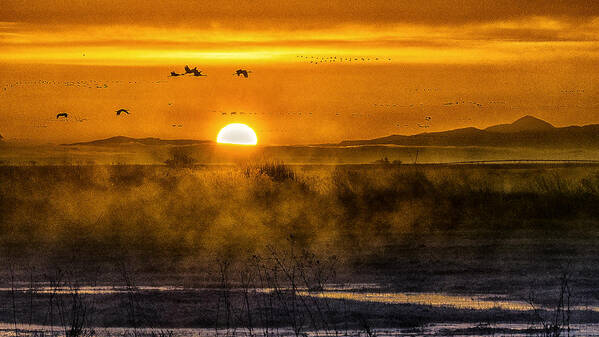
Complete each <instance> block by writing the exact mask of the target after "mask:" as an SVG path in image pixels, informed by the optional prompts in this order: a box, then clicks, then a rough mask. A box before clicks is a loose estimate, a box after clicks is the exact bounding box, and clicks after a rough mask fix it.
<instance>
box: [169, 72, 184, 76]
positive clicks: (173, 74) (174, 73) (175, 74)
mask: <svg viewBox="0 0 599 337" xmlns="http://www.w3.org/2000/svg"><path fill="white" fill-rule="evenodd" d="M182 75H183V74H177V73H176V72H174V71H171V76H173V77H175V76H182Z"/></svg>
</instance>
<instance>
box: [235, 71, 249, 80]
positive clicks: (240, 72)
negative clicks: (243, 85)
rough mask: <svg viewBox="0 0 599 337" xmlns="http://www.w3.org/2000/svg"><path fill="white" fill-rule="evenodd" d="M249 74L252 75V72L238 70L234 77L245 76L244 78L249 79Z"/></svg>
mask: <svg viewBox="0 0 599 337" xmlns="http://www.w3.org/2000/svg"><path fill="white" fill-rule="evenodd" d="M248 73H251V71H248V70H246V69H237V70H236V71H235V74H234V75H237V76H241V75H243V77H245V78H248V76H249V75H248Z"/></svg>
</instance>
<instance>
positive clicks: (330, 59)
mask: <svg viewBox="0 0 599 337" xmlns="http://www.w3.org/2000/svg"><path fill="white" fill-rule="evenodd" d="M296 57H297V59H298V60H300V61H305V62H308V63H312V64H318V63H341V62H354V63H355V62H381V61H391V59H390V58H383V57H337V56H307V55H297V56H296ZM251 73H252V71H251V70H247V69H237V70H235V71H234V73H233V75H234V76H237V77H241V76H243V77H244V78H248V77H249V74H251ZM186 75H190V76H193V77H206V76H207V74H205V73H204V72H203V71H202V70H198V69H197V67H194V68H190V67H189V66H188V65H185V67H184V72H182V73H177V72H176V71H172V72H171V73H170V77H178V76H186ZM162 82H163V81H151V83H154V84H159V83H162ZM121 83H124V84H127V83H128V84H137V83H138V82H137V81H119V80H114V81H104V82H102V81H96V80H78V81H45V80H37V81H35V80H33V81H16V82H13V83H6V84H4V86H3V87H1V89H2V91H7V90H9V89H12V88H17V87H19V86H24V85H40V86H43V85H50V86H57V85H63V86H65V87H79V88H96V89H106V88H108V87H109V86H108V85H109V84H111V85H112V84H115V85H116V84H121ZM140 83H142V82H140ZM144 83H145V82H144ZM410 90H412V91H413V92H423V93H432V92H437V91H439V89H438V88H412V89H410ZM560 93H562V94H577V93H584V89H573V90H560ZM168 105H169V106H171V105H172V103H168ZM505 105H506V102H505V101H488V102H487V103H485V104H483V103H480V102H475V101H463V100H457V101H450V102H445V103H441V104H440V106H443V107H454V106H455V107H458V106H473V107H475V108H486V107H491V106H505ZM373 106H374V107H375V108H377V109H386V110H385V111H389V110H388V109H393V108H419V109H421V110H423V109H424V108H425V106H424V104H423V103H419V104H409V105H406V104H403V105H402V104H398V103H374V104H373ZM427 106H428V107H430V106H431V105H427ZM543 107H550V106H543ZM558 107H563V108H567V107H568V106H566V105H563V106H561V105H560V106H558ZM511 108H513V109H520V107H519V106H513V107H511ZM211 111H212V112H214V113H219V114H220V115H221V116H238V115H257V114H258V113H256V112H245V111H221V110H211ZM391 111H392V110H391ZM115 113H116V116H124V115H129V114H130V111H129V109H124V108H121V109H118V110H116V111H115ZM260 114H261V115H262V114H264V115H266V114H269V115H273V114H279V115H281V116H283V115H287V116H290V117H291V116H297V117H303V116H305V117H311V116H312V115H313V113H312V112H300V111H296V112H291V111H290V112H278V113H275V112H273V113H260ZM342 115H343V114H342V113H341V112H335V113H334V116H335V117H341V116H342ZM348 115H351V117H372V114H369V113H356V112H352V113H348ZM72 119H74V120H75V121H76V122H85V121H87V120H88V119H87V118H81V117H79V116H77V115H75V114H73V115H72V114H70V113H68V112H59V113H57V114H56V119H55V120H60V121H69V120H72ZM467 119H468V120H472V119H471V118H467ZM464 120H465V119H464ZM431 122H432V117H431V116H424V119H423V120H422V121H421V122H417V123H416V125H417V126H418V128H424V129H426V128H429V127H430V126H431ZM171 126H172V127H174V128H181V127H183V124H179V123H177V124H171ZM396 126H397V127H408V126H409V125H408V124H400V123H397V124H396ZM36 127H37V126H36ZM39 127H46V125H40V126H39Z"/></svg>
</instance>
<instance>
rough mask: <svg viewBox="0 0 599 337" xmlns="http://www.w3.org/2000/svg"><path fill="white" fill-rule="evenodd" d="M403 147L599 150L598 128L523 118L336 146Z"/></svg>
mask: <svg viewBox="0 0 599 337" xmlns="http://www.w3.org/2000/svg"><path fill="white" fill-rule="evenodd" d="M381 144H393V145H404V146H494V147H507V146H518V147H545V146H548V147H592V146H599V124H591V125H585V126H567V127H555V126H553V125H551V124H550V123H547V122H545V121H543V120H541V119H538V118H536V117H533V116H524V117H522V118H520V119H518V120H516V121H515V122H513V123H511V124H499V125H494V126H490V127H488V128H486V129H478V128H475V127H468V128H461V129H454V130H449V131H442V132H425V133H420V134H416V135H411V136H403V135H391V136H386V137H381V138H374V139H366V140H346V141H342V142H340V143H339V144H337V145H341V146H352V145H353V146H355V145H381Z"/></svg>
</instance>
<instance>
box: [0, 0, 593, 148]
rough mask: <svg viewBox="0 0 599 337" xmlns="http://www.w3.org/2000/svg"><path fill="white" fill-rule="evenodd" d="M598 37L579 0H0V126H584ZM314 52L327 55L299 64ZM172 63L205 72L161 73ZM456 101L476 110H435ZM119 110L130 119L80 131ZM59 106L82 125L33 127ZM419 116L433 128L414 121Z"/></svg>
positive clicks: (80, 135) (196, 130) (370, 129)
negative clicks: (530, 121) (241, 73)
mask: <svg viewBox="0 0 599 337" xmlns="http://www.w3.org/2000/svg"><path fill="white" fill-rule="evenodd" d="M598 38H599V3H598V2H594V1H588V0H587V1H557V0H554V1H511V0H504V1H501V0H499V1H473V0H461V1H448V0H444V1H437V0H432V1H388V0H387V1H379V0H374V1H372V0H371V1H311V0H308V1H263V0H258V1H245V2H241V1H157V0H143V1H141V0H140V1H137V0H136V1H124V0H120V1H116V0H104V1H99V0H95V1H94V0H87V1H67V0H35V1H34V0H30V1H23V0H11V1H8V2H5V3H2V6H0V82H1V83H0V85H2V87H0V100H2V101H3V102H4V109H5V110H4V111H5V112H6V113H3V115H2V116H0V123H1V124H0V134H2V135H5V136H6V137H12V138H20V139H35V140H38V141H39V140H41V141H65V140H67V141H68V140H79V139H91V138H94V137H101V136H112V135H115V134H116V133H118V134H123V133H124V134H126V135H132V136H157V137H163V138H169V137H171V138H173V137H177V138H179V137H188V138H202V139H204V138H208V139H212V138H215V136H216V132H217V131H218V129H219V128H220V127H222V126H223V125H222V124H223V123H224V122H225V121H224V120H223V116H224V115H223V113H224V112H227V113H230V112H232V111H244V113H248V112H251V114H249V115H245V114H244V116H243V117H242V116H241V115H239V114H236V115H234V116H231V115H229V114H227V118H229V119H228V120H230V121H231V122H233V121H235V122H237V121H241V120H245V121H246V122H247V123H249V124H251V123H253V126H254V127H255V128H256V129H258V130H257V132H258V137H259V139H260V140H261V143H265V142H266V143H271V144H289V143H319V142H330V141H339V140H342V139H348V138H353V139H355V138H365V137H378V136H385V135H388V134H391V133H402V134H403V133H405V134H412V133H418V132H422V131H440V130H444V129H447V128H453V127H461V126H471V125H473V126H478V127H484V126H488V125H491V124H494V123H499V122H502V123H503V122H509V121H511V120H513V119H515V118H518V117H520V115H524V114H534V115H536V116H539V117H542V118H545V119H546V120H548V121H549V122H551V123H553V124H556V125H568V124H587V123H599V115H598V114H597V113H596V108H597V101H596V98H597V87H596V84H595V83H597V75H595V74H596V73H597V71H596V69H597V66H598V65H599V64H598V62H597V60H598V56H599V54H598V52H599V50H598V44H597V39H598ZM323 57H324V58H327V59H330V58H334V59H333V60H335V62H325V63H323V62H322V61H321V62H320V63H319V64H315V63H314V60H316V59H319V58H323ZM349 58H351V59H352V61H351V62H348V59H349ZM362 58H364V61H362ZM369 59H370V60H369ZM310 61H313V63H310ZM185 64H190V65H193V66H198V68H199V69H202V70H203V71H205V72H206V73H208V74H209V76H208V77H207V78H202V79H193V80H198V81H189V80H192V79H181V81H179V82H174V81H173V79H167V78H166V75H167V74H168V73H169V72H170V71H171V70H177V71H181V70H182V69H180V68H182V66H183V65H185ZM131 66H135V67H131ZM239 67H247V68H251V69H252V70H253V73H252V74H251V76H250V78H249V79H248V80H247V81H245V82H243V80H241V79H237V78H234V77H232V75H231V73H232V71H233V70H234V69H237V68H239ZM133 69H136V70H133ZM40 80H41V81H57V82H60V83H62V84H64V82H68V81H77V80H79V81H83V80H85V81H89V83H91V82H92V81H98V83H100V82H101V83H102V84H101V85H100V86H103V85H104V84H107V87H106V88H95V87H96V86H97V85H96V83H95V82H94V90H88V89H91V88H89V87H90V86H91V85H87V84H86V85H85V87H84V86H83V85H80V86H73V85H69V86H68V87H65V86H64V85H62V86H59V85H52V84H50V85H42V84H40V83H37V84H36V83H34V81H40ZM240 80H241V81H240ZM17 81H21V83H20V84H18V85H17V84H15V83H16V82H17ZM26 81H29V82H26ZM158 81H166V82H164V83H155V82H158ZM200 81H203V82H200ZM129 82H135V83H129ZM86 83H88V82H86ZM11 84H14V86H12V87H10V86H9V85H11ZM7 86H8V87H7ZM4 87H7V90H2V89H3V88H4ZM95 89H98V90H95ZM100 89H103V90H100ZM458 100H459V101H462V100H464V101H465V102H468V101H474V100H477V102H481V103H483V104H484V108H480V109H475V108H474V107H471V106H468V107H454V108H452V109H454V110H452V111H448V110H447V107H446V106H445V107H444V105H443V104H444V103H446V102H450V101H458ZM498 102H499V103H498ZM501 102H503V105H502V104H501ZM169 103H170V105H169ZM386 104H389V105H390V106H389V108H387V107H386ZM394 104H395V105H394ZM380 105H383V107H381V106H380ZM121 106H127V107H132V108H134V109H135V110H136V111H135V112H136V113H135V114H132V116H130V117H131V118H130V119H131V120H133V119H135V118H139V120H137V121H136V122H135V123H129V124H124V125H123V121H122V120H118V121H115V120H113V119H112V120H109V121H104V122H102V123H101V124H96V126H92V125H93V122H92V120H93V119H94V118H95V119H96V120H97V122H96V123H100V122H99V121H100V120H102V117H100V116H104V115H102V114H103V113H104V114H107V113H108V112H112V111H113V110H114V108H118V107H121ZM375 106H376V107H375ZM410 106H411V107H410ZM59 110H60V111H62V110H65V111H70V112H72V113H73V114H79V115H81V116H88V117H89V118H87V119H89V120H88V121H86V122H81V123H77V125H76V126H74V125H71V124H66V123H65V124H64V125H62V124H60V125H57V124H56V123H50V124H49V121H47V120H46V119H47V118H50V117H52V116H53V115H55V113H56V112H58V111H59ZM300 112H302V113H303V115H302V117H300V114H299V113H300ZM310 113H311V114H310ZM142 114H143V116H144V117H142ZM134 115H135V117H133V116H134ZM429 115H430V116H432V117H433V120H434V121H435V123H434V124H431V125H430V127H429V128H427V129H426V130H422V129H421V128H419V127H418V124H422V120H423V118H424V117H426V116H429ZM48 116H50V117H48ZM260 116H262V117H260ZM305 116H308V117H305ZM359 116H362V117H359ZM91 117H93V118H91ZM110 117H111V118H112V117H113V116H110ZM309 118H312V120H310V119H309ZM358 118H360V119H358ZM81 119H86V118H81ZM228 120H227V121H228ZM358 121H359V122H358ZM46 122H48V123H46ZM46 124H48V126H47V127H40V125H46ZM172 124H176V125H179V124H181V125H185V126H184V127H181V128H179V127H174V128H175V129H176V131H175V130H173V127H172ZM32 125H36V127H35V129H32ZM83 125H89V126H83Z"/></svg>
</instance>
